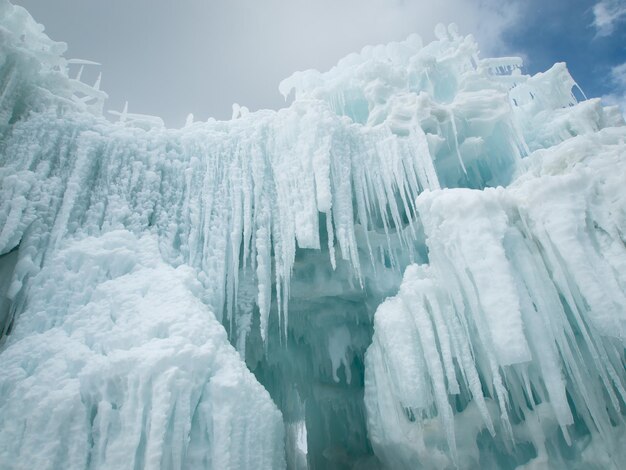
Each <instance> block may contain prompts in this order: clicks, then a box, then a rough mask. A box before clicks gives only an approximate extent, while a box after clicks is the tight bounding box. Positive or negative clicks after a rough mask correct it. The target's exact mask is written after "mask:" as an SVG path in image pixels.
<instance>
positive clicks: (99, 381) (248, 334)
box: [0, 0, 626, 470]
mask: <svg viewBox="0 0 626 470" xmlns="http://www.w3.org/2000/svg"><path fill="white" fill-rule="evenodd" d="M436 34H437V37H438V39H437V40H436V41H434V42H432V43H430V44H427V45H423V44H422V42H421V40H420V38H419V37H417V36H411V37H409V38H408V39H407V40H406V41H403V42H399V43H392V44H389V45H387V46H375V47H366V48H364V49H363V50H362V51H361V52H360V53H359V54H352V55H350V56H348V57H346V58H344V59H342V60H341V61H340V62H339V63H338V64H337V66H336V67H334V68H333V69H331V70H330V71H328V72H325V73H320V72H317V71H306V72H298V73H296V74H294V75H293V76H292V77H290V78H288V79H286V80H285V81H283V82H282V83H281V84H280V90H281V92H282V93H283V94H285V95H286V96H287V95H293V96H294V101H293V102H292V103H291V104H290V105H289V106H288V107H286V108H285V109H281V110H278V111H268V110H263V111H258V112H254V113H250V112H248V111H247V110H246V109H245V108H244V107H239V106H234V113H233V119H232V120H230V121H215V120H212V119H210V120H209V121H207V122H193V119H192V118H190V119H189V120H188V122H187V124H186V126H185V127H184V128H182V129H166V128H165V127H164V126H163V124H162V121H161V120H160V119H159V118H156V117H153V116H145V115H138V114H131V113H128V112H127V110H124V111H123V112H122V113H118V115H119V120H118V122H115V123H112V122H110V121H107V120H106V119H105V118H104V117H103V115H102V110H103V105H104V102H105V99H106V94H105V93H104V92H103V91H102V90H100V80H99V79H98V81H97V82H96V83H95V84H94V85H88V84H86V83H84V82H83V81H81V76H82V69H83V68H84V67H88V66H93V64H91V63H90V62H88V61H80V60H67V59H66V58H64V56H63V53H64V50H65V47H64V45H63V44H61V43H56V42H53V41H52V40H50V39H49V38H48V37H47V36H46V35H45V34H44V33H43V29H42V27H41V26H39V25H37V24H36V23H35V22H34V20H33V19H32V18H31V17H30V16H29V15H28V13H27V12H26V11H25V10H24V9H22V8H20V7H15V6H13V5H11V4H10V3H8V2H7V1H6V0H0V253H1V254H0V370H2V374H0V467H2V468H15V469H26V468H28V469H31V468H37V469H57V468H59V469H60V468H94V469H95V468H115V469H118V468H193V469H197V468H214V469H220V470H221V469H228V468H233V469H235V468H255V469H256V468H281V467H284V466H289V467H290V468H302V467H304V466H308V467H310V468H337V469H343V468H378V467H383V468H391V469H399V468H454V467H460V468H476V467H483V468H492V467H498V468H515V467H517V466H526V467H527V468H545V467H550V468H621V467H623V465H624V462H625V459H626V456H625V455H624V450H623V449H624V448H626V434H625V431H624V429H625V428H624V416H625V413H626V411H625V408H626V404H625V401H626V393H625V388H626V371H625V363H626V359H625V352H624V351H625V346H626V274H625V273H626V235H625V234H626V189H625V188H624V175H626V163H625V158H626V157H625V155H626V126H624V121H623V118H622V115H621V114H620V112H619V110H618V109H617V108H616V107H603V106H602V105H601V103H600V101H599V100H598V99H591V100H585V101H581V102H578V101H577V99H576V97H575V95H574V93H579V92H578V91H577V87H576V84H575V82H574V80H573V79H572V77H571V76H570V75H569V72H568V71H567V67H566V66H565V64H556V65H555V66H553V67H552V68H551V69H550V70H548V71H546V72H544V73H540V74H537V75H535V76H532V77H530V76H527V75H524V74H523V73H522V71H521V65H522V64H521V60H520V59H518V58H514V57H508V58H497V59H481V58H480V57H479V54H478V47H477V45H476V43H475V42H474V40H473V38H472V37H471V36H460V35H459V34H458V32H457V31H456V28H455V27H454V26H453V25H452V26H451V27H449V28H445V27H443V26H440V27H438V28H437V31H436ZM70 71H71V72H72V73H71V75H70ZM232 345H234V346H232ZM368 348H369V349H368ZM366 350H367V354H366ZM246 366H247V367H246ZM268 392H269V393H268Z"/></svg>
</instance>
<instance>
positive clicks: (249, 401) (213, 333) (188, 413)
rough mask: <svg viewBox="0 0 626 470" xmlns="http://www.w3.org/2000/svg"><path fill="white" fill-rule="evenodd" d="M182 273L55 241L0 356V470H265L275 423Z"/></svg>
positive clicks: (150, 256)
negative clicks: (57, 244) (96, 469)
mask: <svg viewBox="0 0 626 470" xmlns="http://www.w3.org/2000/svg"><path fill="white" fill-rule="evenodd" d="M192 274H193V273H192V271H191V269H190V268H187V267H183V266H181V267H178V268H173V267H171V266H168V265H165V264H164V263H163V261H161V259H160V256H159V252H158V247H157V242H156V240H155V239H154V237H152V236H150V235H146V236H143V237H141V238H138V237H136V236H135V235H133V234H131V233H130V232H128V231H124V230H119V231H111V232H108V233H107V234H104V235H103V236H101V237H97V238H94V237H85V238H83V239H80V240H68V241H66V242H63V244H62V246H61V247H60V249H59V250H58V251H56V252H55V253H54V254H53V255H51V258H50V260H49V262H48V263H47V264H46V267H44V268H43V269H41V271H39V272H38V273H37V275H35V276H34V277H33V278H32V280H31V281H30V282H29V290H28V294H26V295H25V296H24V298H23V299H22V302H24V303H25V304H26V305H27V307H26V308H25V309H24V311H23V312H22V313H21V314H20V317H19V321H18V322H16V324H15V327H14V329H13V330H12V332H11V334H10V335H9V336H8V337H7V340H6V342H5V343H4V345H3V348H2V376H1V377H0V390H1V391H2V393H1V394H0V416H2V426H1V427H0V462H2V468H6V469H9V468H16V469H17V468H20V469H22V468H24V469H25V468H37V469H60V468H68V469H69V468H72V469H73V468H76V469H78V468H111V469H135V468H171V469H176V468H225V469H239V468H279V467H280V466H281V465H284V457H283V454H282V433H283V424H282V417H281V414H280V411H279V410H278V409H277V408H276V406H275V405H274V403H273V402H272V401H271V399H270V397H269V394H268V393H267V392H266V391H265V390H264V389H263V387H261V385H259V383H258V382H257V381H256V380H255V378H254V376H253V375H252V373H251V372H250V371H248V369H246V367H245V365H244V364H243V363H242V362H241V360H240V358H239V355H238V354H237V352H236V351H235V349H234V348H233V347H232V346H231V345H230V343H229V342H228V339H227V337H226V332H225V331H224V328H223V327H222V326H221V325H220V324H219V323H218V322H217V320H216V319H215V317H214V316H213V314H212V313H211V312H210V311H209V310H208V309H207V308H206V306H204V305H203V304H202V303H201V302H200V300H198V297H197V294H198V291H199V289H200V285H199V283H198V282H197V280H195V276H193V275H192Z"/></svg>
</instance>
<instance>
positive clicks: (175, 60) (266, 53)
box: [13, 0, 626, 127]
mask: <svg viewBox="0 0 626 470" xmlns="http://www.w3.org/2000/svg"><path fill="white" fill-rule="evenodd" d="M13 2H14V3H16V4H18V5H22V6H24V7H25V8H26V9H28V10H29V11H30V13H31V14H32V15H33V17H34V18H35V19H36V20H37V21H38V22H40V23H42V24H44V26H45V27H46V32H47V34H48V35H49V36H50V37H51V38H52V39H54V40H57V41H63V42H66V43H67V44H68V51H67V53H66V56H67V57H68V58H80V59H89V60H93V61H96V62H99V63H101V64H102V65H101V66H98V67H96V66H94V67H91V69H92V70H88V69H86V70H85V73H84V74H83V79H84V80H85V81H89V80H90V79H91V80H93V81H94V82H95V80H96V78H97V76H98V73H100V72H102V89H104V90H105V91H106V92H107V93H108V94H109V100H108V102H107V108H108V109H111V110H118V111H119V110H121V109H122V108H123V106H124V102H125V101H128V102H129V109H128V110H129V112H134V113H145V114H154V115H157V116H161V117H162V118H163V119H164V120H165V122H166V124H167V125H168V126H170V127H180V126H182V125H183V124H184V122H185V118H186V116H187V115H188V114H189V113H193V114H194V117H195V119H196V120H206V119H207V118H209V117H215V118H217V119H228V118H230V116H231V114H232V104H233V103H235V102H236V103H239V104H240V105H244V106H247V107H248V108H249V109H250V110H256V109H260V108H271V109H277V108H280V107H282V106H284V100H283V98H282V96H281V95H280V94H279V93H278V84H279V82H280V81H281V80H282V79H284V78H286V77H288V76H289V75H291V74H292V73H293V72H295V71H297V70H305V69H309V68H316V69H318V70H327V69H329V68H330V67H332V66H333V65H334V64H335V63H336V62H337V61H338V60H339V59H340V58H341V57H343V56H345V55H347V54H348V53H350V52H356V51H359V50H360V49H361V48H362V47H363V46H365V45H368V44H379V43H387V42H390V41H395V40H401V39H404V38H405V37H407V36H408V35H409V34H411V33H418V34H419V35H420V36H422V38H423V39H424V41H425V42H426V41H429V40H431V39H433V38H434V35H433V31H434V27H435V25H436V24H437V23H439V22H442V23H446V24H447V23H450V22H455V23H457V24H458V26H459V31H460V32H461V33H464V34H469V33H472V34H473V35H474V36H475V37H476V38H477V40H478V42H479V46H480V49H481V55H482V57H487V56H498V55H520V56H521V57H523V58H524V62H525V67H526V72H528V73H536V72H539V71H542V70H546V69H548V68H549V67H550V66H551V65H552V64H553V63H555V62H562V61H565V62H567V63H568V67H569V69H570V72H571V73H572V75H573V77H574V79H575V80H576V81H577V82H578V84H579V85H580V86H581V88H582V89H583V91H584V92H585V93H586V95H587V96H588V97H596V96H597V97H603V99H604V100H605V102H606V103H611V104H620V105H622V106H623V108H622V109H626V0H438V1H436V0H107V1H102V0H13Z"/></svg>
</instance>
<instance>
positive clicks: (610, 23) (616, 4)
mask: <svg viewBox="0 0 626 470" xmlns="http://www.w3.org/2000/svg"><path fill="white" fill-rule="evenodd" d="M593 15H594V21H593V25H594V26H595V27H596V30H597V33H598V35H599V36H610V35H611V34H612V33H613V31H614V30H615V26H616V25H617V24H619V23H620V22H622V21H624V20H625V19H626V1H624V0H601V1H599V2H598V3H596V4H595V5H594V7H593Z"/></svg>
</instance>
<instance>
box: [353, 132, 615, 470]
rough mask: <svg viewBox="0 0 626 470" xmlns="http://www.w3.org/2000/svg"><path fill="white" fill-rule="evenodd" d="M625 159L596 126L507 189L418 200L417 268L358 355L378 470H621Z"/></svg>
mask: <svg viewBox="0 0 626 470" xmlns="http://www.w3.org/2000/svg"><path fill="white" fill-rule="evenodd" d="M625 154H626V144H625V142H624V132H623V130H622V129H616V128H613V129H605V130H602V131H600V132H598V133H596V134H594V135H591V136H580V137H576V138H572V139H570V140H568V141H566V142H563V143H561V144H559V145H558V146H556V147H554V148H552V149H550V151H549V152H545V151H540V152H536V153H534V154H532V155H531V156H529V157H528V159H527V160H526V161H525V165H524V166H525V167H526V168H527V169H526V170H525V171H524V172H523V173H522V174H521V175H520V176H519V177H518V179H517V180H516V181H515V183H513V184H512V185H511V186H509V187H508V188H507V189H502V188H496V189H486V190H483V191H476V190H470V189H451V190H450V189H445V190H440V191H434V192H424V193H422V194H421V195H420V196H419V197H418V198H417V209H418V212H419V217H420V220H421V221H422V223H423V224H424V231H425V233H426V237H427V238H426V244H427V246H428V250H429V263H428V265H426V264H422V265H417V264H414V265H411V266H409V267H408V268H407V269H406V271H405V273H404V279H403V281H402V284H401V286H400V289H399V292H398V295H397V296H395V297H392V298H390V299H388V300H386V301H385V302H384V303H383V304H382V305H381V306H380V307H379V308H378V310H377V312H376V318H375V334H374V339H373V345H372V346H371V347H370V349H369V350H368V352H367V356H366V373H365V377H366V385H365V396H366V406H367V409H368V412H369V421H368V425H369V430H370V432H371V438H372V441H373V445H374V448H375V450H376V451H377V455H378V456H379V458H381V459H383V460H384V461H385V462H386V463H387V464H388V465H389V467H390V468H414V466H415V465H416V463H417V462H419V463H421V464H422V465H423V466H425V467H426V468H447V467H451V468H452V467H454V466H458V467H461V468H476V467H479V466H481V467H482V466H487V467H491V466H493V465H496V466H499V467H500V466H502V467H506V466H509V465H511V463H510V461H508V459H512V460H513V463H516V464H520V465H521V464H526V465H527V466H528V468H531V467H532V468H543V467H545V466H549V467H563V468H598V469H600V468H616V469H617V468H622V466H623V464H624V462H625V461H626V460H625V459H626V453H625V452H624V449H625V448H626V447H625V444H626V439H625V435H624V416H623V414H624V411H623V408H624V402H625V400H626V391H625V389H624V387H625V384H626V371H625V368H624V343H625V340H626V297H625V295H624V292H625V287H626V283H625V281H626V278H625V277H624V272H625V271H624V266H625V263H626V250H625V249H624V233H626V212H625V209H626V200H625V196H624V192H623V190H622V189H621V188H622V187H623V180H624V176H623V175H624V174H626V160H625V159H624V155H625ZM505 456H506V458H505Z"/></svg>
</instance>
